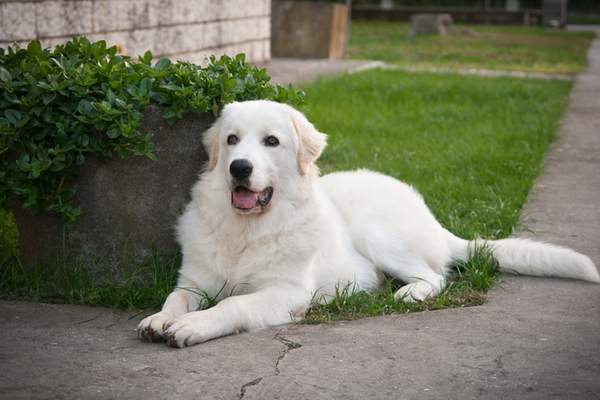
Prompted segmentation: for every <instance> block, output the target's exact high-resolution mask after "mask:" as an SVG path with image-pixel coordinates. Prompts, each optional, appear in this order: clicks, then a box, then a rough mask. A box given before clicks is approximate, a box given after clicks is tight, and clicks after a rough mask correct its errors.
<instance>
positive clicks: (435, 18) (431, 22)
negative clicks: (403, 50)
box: [410, 14, 452, 36]
mask: <svg viewBox="0 0 600 400" xmlns="http://www.w3.org/2000/svg"><path fill="white" fill-rule="evenodd" d="M410 21H411V28H410V36H417V35H442V36H446V35H447V34H448V27H449V26H450V25H452V16H451V15H450V14H413V15H411V17H410Z"/></svg>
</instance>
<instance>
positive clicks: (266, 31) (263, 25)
mask: <svg viewBox="0 0 600 400" xmlns="http://www.w3.org/2000/svg"><path fill="white" fill-rule="evenodd" d="M256 25H257V26H256V37H257V38H260V39H270V37H271V17H270V16H267V17H260V18H258V19H257V20H256Z"/></svg>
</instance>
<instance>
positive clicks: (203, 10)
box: [159, 0, 228, 25]
mask: <svg viewBox="0 0 600 400" xmlns="http://www.w3.org/2000/svg"><path fill="white" fill-rule="evenodd" d="M159 1H160V16H161V24H163V25H174V24H182V23H192V22H208V21H216V20H217V19H219V10H220V8H221V7H222V5H221V0H159ZM223 3H228V1H225V2H223Z"/></svg>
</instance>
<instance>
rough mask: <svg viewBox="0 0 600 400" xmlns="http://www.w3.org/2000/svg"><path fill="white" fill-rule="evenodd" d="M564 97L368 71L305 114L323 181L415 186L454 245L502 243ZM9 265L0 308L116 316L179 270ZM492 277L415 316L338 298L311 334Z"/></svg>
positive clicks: (360, 298) (536, 85)
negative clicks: (318, 133) (124, 271)
mask: <svg viewBox="0 0 600 400" xmlns="http://www.w3.org/2000/svg"><path fill="white" fill-rule="evenodd" d="M570 85H571V84H570V82H565V81H538V80H526V79H509V78H479V77H460V76H456V75H439V74H425V73H404V72H401V71H379V70H373V71H367V72H363V73H359V74H355V75H352V76H342V77H338V78H330V79H324V80H320V81H317V82H315V83H313V84H308V85H306V86H305V87H304V89H305V90H306V92H307V105H306V106H305V107H304V111H305V112H306V114H307V115H308V117H309V119H311V121H313V122H314V123H315V125H316V126H317V127H318V128H319V129H320V130H322V131H323V132H326V133H328V134H329V135H330V136H329V137H330V140H329V143H330V144H329V147H328V148H327V149H326V151H325V153H324V155H323V156H322V159H321V161H320V166H321V168H322V170H323V171H324V172H330V171H336V170H344V169H353V168H358V167H363V168H370V169H373V170H377V171H380V172H383V173H386V174H389V175H392V176H395V177H397V178H400V179H402V180H404V181H407V182H408V183H410V184H412V185H414V186H415V187H416V188H417V189H418V190H419V191H420V192H421V193H422V194H423V196H424V198H425V200H426V202H427V203H428V205H429V206H430V207H431V209H432V211H433V212H434V214H435V215H436V216H437V217H438V218H439V220H440V221H441V222H442V224H443V225H444V226H446V227H447V228H448V229H450V230H451V231H453V232H454V233H456V234H458V235H460V236H463V237H466V238H473V237H476V236H482V237H487V238H498V237H505V236H508V235H509V234H510V233H511V231H512V229H513V227H514V226H515V224H516V223H517V221H518V217H519V210H520V208H521V206H522V205H523V203H524V201H525V198H526V195H527V192H528V191H529V188H530V187H531V184H532V182H533V179H534V177H535V176H536V175H537V174H538V173H539V172H540V170H541V161H542V157H543V154H544V152H545V151H546V149H547V147H548V144H549V143H550V142H551V140H552V139H553V137H554V136H555V132H556V130H557V127H558V122H559V120H560V117H561V116H562V114H563V112H564V109H565V104H566V99H567V95H568V93H569V90H570ZM4 218H5V219H6V215H5V216H4ZM6 232H9V230H7V231H6ZM5 236H7V237H13V236H11V234H7V235H5ZM13 260H14V259H12V258H8V261H6V260H5V261H4V263H3V266H2V267H1V268H0V297H2V298H27V299H33V300H42V301H60V302H68V303H78V304H92V305H103V306H109V307H121V308H122V307H128V308H148V309H156V308H159V307H160V305H161V303H162V302H163V301H164V299H165V297H166V295H167V293H168V292H169V291H170V290H171V288H172V287H173V285H174V283H175V277H176V270H177V267H178V261H177V260H169V262H164V261H163V260H160V259H158V258H154V259H153V260H151V261H150V262H148V263H145V264H143V265H140V266H138V267H136V268H135V269H134V271H133V272H131V273H130V274H128V275H127V276H126V277H125V279H124V280H123V281H122V282H121V283H119V284H117V283H115V282H107V283H105V284H97V283H95V282H94V281H93V279H92V277H90V276H89V275H88V273H87V272H86V271H85V270H84V269H83V268H82V267H81V266H80V265H75V266H73V265H64V264H62V265H61V264H59V265H58V266H55V268H54V267H53V268H37V269H33V270H32V269H27V270H26V269H23V268H22V267H21V266H20V264H19V263H16V262H13ZM494 265H495V264H494V263H493V261H491V260H490V258H489V254H487V253H486V252H485V251H480V252H478V253H476V254H475V255H474V256H473V257H472V259H471V261H470V262H469V263H467V264H465V265H458V266H456V269H457V273H456V276H455V279H454V280H453V281H452V282H451V283H450V285H449V286H448V287H447V288H446V290H445V291H444V292H443V293H442V294H441V295H440V296H438V297H437V298H435V299H431V300H428V301H425V302H423V303H417V304H406V303H401V302H395V301H393V296H392V295H393V292H394V291H395V290H396V289H397V287H398V282H394V281H388V282H387V284H386V286H385V288H384V289H383V290H381V291H380V292H378V293H375V294H372V295H367V294H365V293H360V292H359V293H356V292H355V291H353V290H352V289H351V288H340V290H339V293H338V296H336V298H335V299H334V301H333V302H332V303H331V304H329V305H318V304H315V305H314V306H313V307H312V308H311V310H310V312H309V313H308V315H307V322H309V323H312V322H323V321H330V320H337V319H353V318H358V317H363V316H370V315H382V314H388V313H392V312H397V313H404V312H410V311H420V310H428V309H437V308H446V307H462V306H469V305H477V304H481V303H482V302H483V301H484V298H485V292H486V291H487V290H488V288H489V287H490V286H491V285H492V284H493V282H494V281H495V280H496V276H497V270H496V268H495V267H494Z"/></svg>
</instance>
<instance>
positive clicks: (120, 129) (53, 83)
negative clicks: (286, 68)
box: [0, 38, 303, 222]
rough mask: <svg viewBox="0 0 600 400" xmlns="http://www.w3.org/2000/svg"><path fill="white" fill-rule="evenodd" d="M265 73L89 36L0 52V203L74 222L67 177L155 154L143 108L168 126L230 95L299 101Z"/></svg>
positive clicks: (240, 59)
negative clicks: (135, 51)
mask: <svg viewBox="0 0 600 400" xmlns="http://www.w3.org/2000/svg"><path fill="white" fill-rule="evenodd" d="M269 79H270V78H269V76H268V75H267V73H266V71H265V70H264V69H259V68H256V67H253V66H251V65H249V64H247V63H246V62H245V59H244V55H243V54H239V55H237V56H236V57H234V58H231V57H227V56H223V57H221V58H220V59H216V58H215V57H212V58H211V59H210V60H209V63H208V65H207V66H206V67H205V68H202V67H200V66H197V65H194V64H191V63H187V62H177V63H171V61H169V60H168V59H161V60H158V62H156V63H155V64H154V65H153V64H152V54H151V53H150V52H147V53H146V54H144V56H142V57H139V58H138V59H132V58H130V57H127V56H122V55H117V49H116V47H107V46H106V42H104V41H99V42H95V43H91V42H90V41H89V40H87V39H86V38H76V39H73V40H71V41H69V42H68V43H66V44H64V45H59V46H57V47H56V48H55V49H54V50H49V49H43V48H42V47H41V45H40V42H39V41H32V42H31V43H29V45H28V46H27V49H21V48H18V47H16V48H11V47H9V48H8V49H6V50H5V49H0V206H3V205H6V204H8V202H9V201H12V200H14V199H18V200H19V201H21V202H22V204H23V205H24V206H25V207H27V208H30V209H32V210H34V211H37V212H40V211H54V212H57V213H59V214H61V215H62V216H63V217H64V219H65V221H66V222H72V221H74V220H75V219H76V218H77V216H78V215H79V213H80V210H79V208H78V207H77V205H76V204H74V202H73V195H74V192H75V188H74V187H73V185H72V183H71V182H72V178H74V177H75V176H76V175H77V172H78V168H79V167H80V166H81V165H82V164H83V163H84V162H85V160H86V158H88V157H90V156H94V157H97V158H99V159H107V158H110V157H112V156H114V155H119V156H128V155H136V156H145V157H149V158H153V157H154V156H153V146H152V134H151V133H149V132H140V130H139V129H138V128H139V126H140V121H141V118H142V112H143V109H144V107H145V106H147V105H148V104H150V103H153V104H158V105H160V106H162V107H163V109H164V114H163V117H164V118H165V120H166V121H167V122H170V123H172V122H174V121H175V120H176V119H178V118H181V117H182V116H183V114H184V113H186V112H199V113H204V112H211V113H213V114H215V115H217V114H218V113H219V111H220V109H221V108H222V107H223V105H225V104H227V103H229V102H232V101H235V100H238V101H240V100H251V99H271V100H275V101H280V102H290V103H299V102H301V101H302V98H303V93H302V92H299V91H296V90H294V89H293V88H291V87H288V88H284V87H281V86H273V85H271V84H270V83H269Z"/></svg>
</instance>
